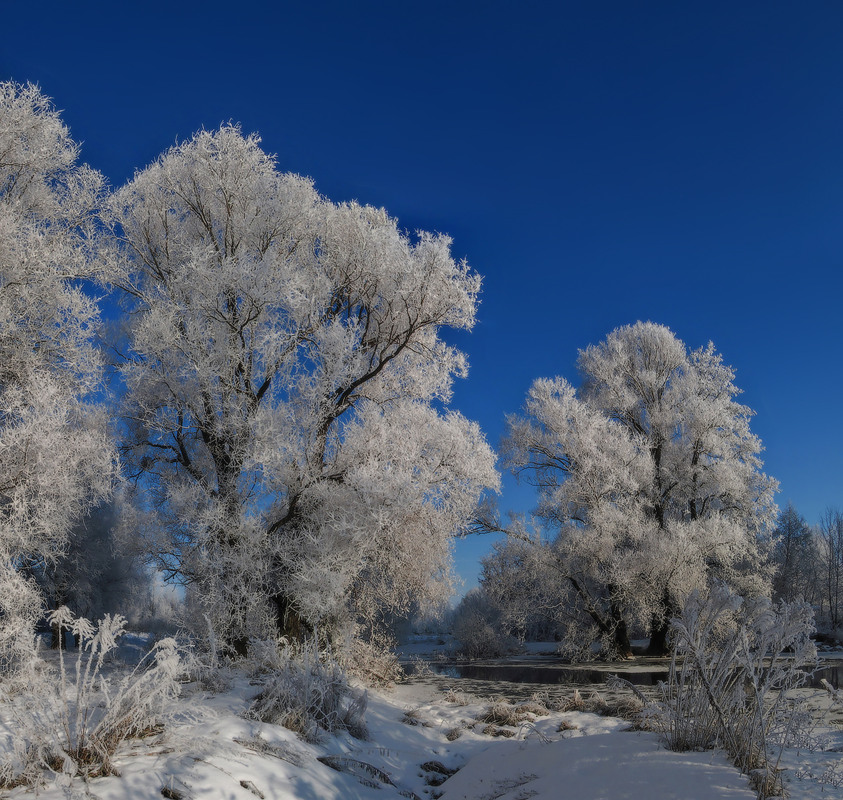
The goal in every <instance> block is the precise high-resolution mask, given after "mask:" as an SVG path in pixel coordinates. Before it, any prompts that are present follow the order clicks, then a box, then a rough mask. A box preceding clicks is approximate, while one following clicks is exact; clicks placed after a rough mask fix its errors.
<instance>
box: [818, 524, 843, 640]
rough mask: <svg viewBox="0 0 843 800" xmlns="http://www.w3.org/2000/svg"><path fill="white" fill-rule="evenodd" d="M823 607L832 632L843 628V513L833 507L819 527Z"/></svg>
mask: <svg viewBox="0 0 843 800" xmlns="http://www.w3.org/2000/svg"><path fill="white" fill-rule="evenodd" d="M817 531H818V535H817V539H816V542H817V549H818V552H819V565H820V583H821V586H822V606H823V610H824V611H827V613H828V622H829V625H830V626H831V629H832V630H838V629H839V628H841V627H843V512H841V511H839V510H838V509H835V508H829V509H827V510H826V512H825V513H824V514H823V517H822V519H821V520H820V524H819V526H818V528H817Z"/></svg>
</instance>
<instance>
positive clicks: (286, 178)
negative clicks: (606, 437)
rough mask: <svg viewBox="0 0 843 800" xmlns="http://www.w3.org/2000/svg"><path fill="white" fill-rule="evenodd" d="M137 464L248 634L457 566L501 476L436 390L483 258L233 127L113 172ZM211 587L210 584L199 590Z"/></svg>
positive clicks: (306, 620) (180, 553) (220, 622)
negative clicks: (325, 185)
mask: <svg viewBox="0 0 843 800" xmlns="http://www.w3.org/2000/svg"><path fill="white" fill-rule="evenodd" d="M112 213H113V228H114V234H115V241H116V248H115V259H116V261H117V263H118V265H119V267H120V269H121V270H122V272H123V278H122V279H121V281H120V283H121V286H122V289H123V290H124V295H125V298H126V300H127V304H128V311H129V314H128V319H129V321H130V326H129V331H128V343H127V345H126V350H125V353H126V355H125V361H124V363H123V364H122V367H121V370H122V375H123V378H124V380H125V383H126V388H127V408H126V414H127V418H128V420H129V433H128V439H127V444H126V447H125V455H126V458H127V460H128V463H129V464H131V465H132V468H133V470H134V474H135V475H136V476H137V477H138V478H142V480H143V481H145V482H146V484H147V485H148V486H149V487H150V489H151V491H152V493H153V496H154V499H155V505H156V507H157V512H158V514H159V519H160V520H161V521H162V522H163V523H164V524H163V530H165V531H166V534H167V537H166V540H165V541H161V542H159V543H158V544H157V550H158V553H159V555H160V560H161V566H162V567H163V568H165V569H168V570H170V571H171V573H172V574H173V575H177V576H180V577H181V578H182V579H184V580H186V581H189V582H193V583H195V585H196V588H197V589H198V594H199V595H200V596H201V598H202V601H203V603H204V605H205V607H206V610H207V611H208V612H209V613H210V615H211V617H212V619H213V620H214V623H215V626H216V627H217V630H218V632H219V633H222V634H223V635H224V636H225V637H226V639H227V641H228V642H229V644H232V645H235V646H237V647H242V646H243V643H244V638H245V637H246V636H249V635H251V634H256V633H260V632H265V631H267V630H268V629H274V630H276V631H283V632H285V633H287V634H290V635H298V634H299V633H300V632H301V629H302V626H304V627H308V626H313V625H316V624H320V623H325V622H330V621H331V620H335V619H336V618H338V617H339V616H342V615H343V613H345V611H346V610H347V609H348V608H350V607H353V608H354V609H356V611H357V612H365V613H366V614H368V615H369V616H370V617H372V618H373V617H376V616H377V613H378V611H379V609H381V608H390V609H395V608H397V607H402V606H405V605H406V604H407V603H408V602H409V601H410V600H411V599H413V598H417V597H418V596H420V595H424V593H425V592H426V591H427V589H428V586H429V583H430V580H431V579H432V578H433V579H440V580H447V576H448V574H449V563H450V562H449V558H450V538H451V536H452V534H453V533H454V532H455V531H457V530H458V529H459V528H460V527H461V526H462V525H463V524H464V522H465V520H466V519H467V518H468V517H469V516H470V515H471V513H472V511H473V508H474V506H475V505H476V502H477V499H478V496H479V494H480V493H481V492H482V490H483V489H484V487H490V486H491V487H495V486H496V485H497V480H498V478H497V474H496V472H495V471H494V458H493V455H492V452H491V450H490V449H489V447H488V446H487V444H486V442H485V440H484V438H483V436H482V434H481V432H480V430H479V429H478V427H477V426H476V425H475V424H473V423H471V422H469V421H468V420H466V419H464V418H463V417H462V416H460V415H459V414H458V413H455V412H453V411H445V410H442V409H443V407H444V404H446V403H447V401H448V399H449V397H450V394H451V383H452V380H453V378H454V377H455V376H460V375H463V374H465V371H466V363H465V359H464V357H463V355H462V354H461V353H460V352H459V351H457V350H456V349H454V348H453V347H450V346H448V345H446V344H445V343H444V342H443V341H442V340H441V339H440V337H439V331H440V329H441V328H443V327H452V328H463V329H470V328H471V327H472V325H473V322H474V316H475V310H476V305H477V294H478V291H479V289H480V279H479V277H478V276H477V275H476V274H475V273H473V272H472V271H471V270H470V269H469V268H468V267H467V265H466V264H464V263H458V262H455V261H454V259H453V258H452V257H451V255H450V240H449V239H448V238H447V237H445V236H438V235H431V234H427V233H421V234H419V235H418V237H416V238H415V239H412V240H411V239H410V238H409V237H408V236H407V235H405V234H404V233H402V232H401V231H400V230H399V229H398V227H397V224H396V222H395V220H394V219H391V218H390V217H389V216H388V215H387V214H386V213H385V212H384V211H382V210H379V209H375V208H370V207H367V206H361V205H358V204H357V203H347V204H341V205H336V204H334V203H331V202H329V201H328V200H326V199H325V198H323V197H321V196H320V195H318V194H317V193H316V191H315V190H314V188H313V185H312V183H311V181H310V180H308V179H305V178H302V177H299V176H297V175H292V174H282V173H279V172H278V171H277V169H276V167H275V163H274V160H273V158H271V157H269V156H267V155H266V154H265V153H264V152H263V151H262V150H261V148H260V146H259V140H258V139H257V137H255V136H249V137H245V136H243V135H242V133H241V132H240V130H239V128H237V127H234V126H224V127H222V128H221V129H220V130H218V131H215V132H201V133H199V134H197V135H196V136H194V137H193V138H192V139H191V140H190V141H188V142H186V143H184V144H182V145H180V146H177V147H174V148H172V149H171V150H169V151H168V152H167V153H165V154H164V155H163V156H161V158H160V159H159V160H158V161H157V162H156V163H154V164H152V165H151V166H150V167H148V168H147V169H145V170H143V171H142V172H139V173H138V174H137V175H136V176H135V178H134V179H133V180H132V181H131V182H130V183H129V184H128V185H126V186H125V187H124V188H122V189H120V190H119V191H118V192H116V193H115V195H114V197H113V203H112ZM194 594H196V593H194Z"/></svg>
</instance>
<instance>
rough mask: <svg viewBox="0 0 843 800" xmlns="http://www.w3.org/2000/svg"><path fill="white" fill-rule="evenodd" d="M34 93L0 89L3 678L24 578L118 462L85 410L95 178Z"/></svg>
mask: <svg viewBox="0 0 843 800" xmlns="http://www.w3.org/2000/svg"><path fill="white" fill-rule="evenodd" d="M77 156H78V148H77V146H76V144H75V143H74V142H73V140H72V139H71V138H70V135H69V133H68V131H67V128H65V126H64V125H63V124H62V122H61V120H60V118H59V115H58V113H57V112H56V111H55V110H54V109H53V107H52V105H51V104H50V102H49V101H48V100H47V98H45V97H44V96H43V95H42V94H41V92H40V91H39V90H38V88H37V87H34V86H21V85H19V84H16V83H11V82H7V83H0V617H2V618H3V620H4V624H3V630H2V632H0V670H2V669H3V668H5V667H9V666H11V665H13V663H14V662H15V660H16V657H17V656H16V655H15V652H14V649H15V646H16V645H15V642H17V641H19V635H24V636H25V634H26V632H27V631H29V630H30V629H31V625H32V622H33V619H34V617H35V616H36V615H37V613H38V610H39V602H38V598H37V595H36V594H35V591H34V589H33V587H32V585H31V584H30V582H29V581H27V580H26V578H25V577H24V575H25V573H26V567H27V565H28V564H29V563H31V562H32V561H38V560H40V559H44V558H51V557H52V556H53V555H55V554H56V553H57V552H60V551H61V549H62V548H63V547H64V544H65V542H66V537H67V535H68V532H69V530H70V528H71V526H72V524H73V522H74V521H75V520H76V519H77V518H78V517H79V516H80V515H81V514H82V513H83V512H84V511H85V510H86V509H87V508H89V507H90V506H91V505H92V504H93V503H96V502H97V501H99V500H100V499H102V498H104V497H106V496H108V494H109V492H110V488H111V481H112V478H113V476H114V469H115V453H114V450H113V446H112V444H111V442H110V439H109V437H108V435H107V431H106V417H105V414H104V412H103V410H102V409H100V408H98V407H96V406H95V405H94V404H93V403H92V402H91V401H90V398H91V397H92V395H93V393H94V392H96V391H97V389H98V388H99V385H100V360H99V357H98V354H97V352H96V350H95V349H94V347H93V346H92V343H91V339H92V336H93V334H94V331H95V329H96V327H97V325H98V312H97V307H96V304H95V303H94V301H93V300H92V299H91V298H90V297H88V296H87V295H86V294H85V292H84V291H83V290H82V289H81V288H80V285H79V281H80V280H81V279H92V278H97V277H99V266H98V262H97V259H96V258H95V257H94V253H93V250H92V242H93V240H94V212H95V210H96V207H97V204H98V202H99V200H100V194H101V190H102V177H101V176H100V175H99V173H97V172H95V171H94V170H91V169H90V168H89V167H87V166H81V165H78V164H77Z"/></svg>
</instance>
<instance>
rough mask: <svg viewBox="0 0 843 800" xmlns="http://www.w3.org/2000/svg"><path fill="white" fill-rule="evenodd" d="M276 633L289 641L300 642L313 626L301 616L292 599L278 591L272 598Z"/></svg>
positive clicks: (311, 630)
mask: <svg viewBox="0 0 843 800" xmlns="http://www.w3.org/2000/svg"><path fill="white" fill-rule="evenodd" d="M272 605H273V607H274V609H275V624H276V626H277V629H278V635H279V636H283V637H284V638H286V639H288V640H289V641H291V642H301V641H303V640H304V639H305V638H307V637H308V636H310V635H311V634H312V633H313V628H312V627H311V626H310V625H308V623H307V622H306V621H305V620H304V619H303V618H302V616H301V615H300V614H299V612H298V610H297V609H296V608H295V606H294V605H293V603H292V601H291V600H290V598H289V597H287V596H286V595H285V594H283V593H281V592H279V593H278V594H276V595H275V596H274V597H273V598H272Z"/></svg>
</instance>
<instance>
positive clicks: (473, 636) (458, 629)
mask: <svg viewBox="0 0 843 800" xmlns="http://www.w3.org/2000/svg"><path fill="white" fill-rule="evenodd" d="M451 633H452V634H453V636H454V638H455V639H456V640H457V641H458V643H459V644H458V645H457V647H456V655H457V656H458V657H460V658H498V657H499V656H504V655H507V654H509V653H513V652H515V651H516V650H517V649H518V645H517V642H516V641H515V639H513V638H512V637H511V636H507V635H506V633H505V632H504V630H503V625H502V622H501V617H500V611H499V610H498V608H497V607H496V606H495V604H494V603H493V602H492V601H491V599H490V598H489V597H488V595H487V594H486V593H485V592H484V591H483V590H482V588H476V589H472V590H471V591H469V592H468V593H467V594H466V595H465V597H463V599H462V600H461V601H460V604H459V605H458V606H457V608H456V609H455V610H454V614H453V618H452V621H451Z"/></svg>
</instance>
